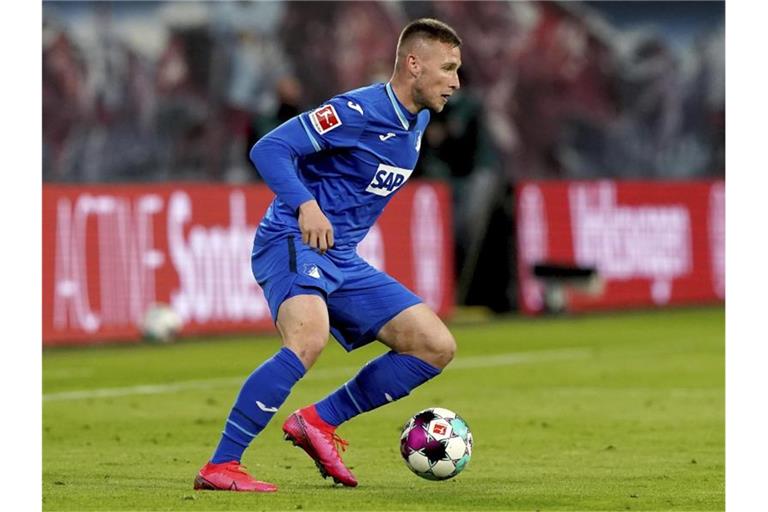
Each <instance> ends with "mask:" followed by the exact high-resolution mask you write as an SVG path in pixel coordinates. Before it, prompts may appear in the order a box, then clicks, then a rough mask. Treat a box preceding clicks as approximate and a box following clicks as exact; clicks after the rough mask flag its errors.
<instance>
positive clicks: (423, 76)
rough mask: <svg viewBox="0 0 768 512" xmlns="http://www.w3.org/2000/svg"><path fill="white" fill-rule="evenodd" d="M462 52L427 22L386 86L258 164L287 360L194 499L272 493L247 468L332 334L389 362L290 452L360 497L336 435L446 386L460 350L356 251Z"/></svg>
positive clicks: (227, 440) (328, 114)
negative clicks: (423, 389)
mask: <svg viewBox="0 0 768 512" xmlns="http://www.w3.org/2000/svg"><path fill="white" fill-rule="evenodd" d="M460 46H461V39H459V37H458V35H457V34H456V32H455V31H454V30H453V29H452V28H451V27H449V26H448V25H446V24H444V23H442V22H440V21H437V20H434V19H429V18H424V19H419V20H416V21H413V22H411V23H410V24H408V25H407V26H406V27H405V28H404V29H403V31H402V33H401V34H400V38H399V40H398V44H397V57H396V60H395V69H394V72H393V74H392V77H391V79H390V81H389V82H388V83H386V84H383V83H379V84H374V85H371V86H368V87H363V88H361V89H356V90H353V91H350V92H347V93H344V94H340V95H338V96H336V97H334V98H332V99H331V100H330V101H328V102H327V103H325V104H323V105H322V106H320V107H319V108H317V109H315V110H312V111H310V112H305V113H303V114H300V115H298V116H296V117H294V118H293V119H290V120H289V121H287V122H285V123H284V124H282V125H280V126H279V127H277V128H275V129H274V130H273V131H272V132H270V133H268V134H267V135H265V136H264V137H263V138H262V139H261V140H259V142H258V143H257V144H256V145H255V146H254V147H253V149H252V150H251V153H250V156H251V160H252V161H253V163H254V165H255V166H256V168H257V169H258V171H259V173H260V174H261V176H262V177H263V178H264V181H265V182H266V183H267V185H268V186H269V187H270V189H271V190H272V191H273V192H274V193H275V195H276V197H275V199H274V201H273V202H272V204H271V205H270V206H269V208H268V209H267V212H266V214H265V216H264V218H263V220H262V221H261V223H260V224H259V227H258V229H257V231H256V236H255V240H254V245H253V253H252V258H251V261H252V267H253V273H254V276H255V277H256V280H257V281H258V283H259V285H261V287H262V288H263V290H264V295H265V297H266V298H267V301H268V302H269V308H270V312H271V314H272V317H273V319H274V320H275V323H276V325H277V329H278V331H279V333H280V336H281V338H282V342H283V347H282V348H281V349H280V350H279V351H278V352H277V353H276V354H275V355H274V356H273V357H272V358H270V359H268V360H267V361H265V362H264V363H263V364H262V365H261V366H259V367H258V368H257V369H256V370H255V371H254V372H253V373H252V374H251V375H250V376H249V377H248V378H247V379H246V381H245V383H244V384H243V387H242V389H241V390H240V393H239V395H238V397H237V399H236V401H235V404H234V406H233V407H232V410H231V412H230V414H229V417H228V419H227V421H226V423H225V425H224V431H223V433H222V437H221V441H220V442H219V445H218V447H217V448H216V451H215V452H214V454H213V457H212V458H211V460H210V461H209V462H208V463H207V464H206V465H205V466H203V468H202V469H201V470H200V472H199V473H198V475H197V477H196V478H195V483H194V487H195V489H210V490H233V491H255V492H272V491H276V490H277V487H276V486H275V485H274V484H271V483H267V482H261V481H258V480H255V479H254V478H253V477H252V476H251V475H249V474H248V473H247V472H246V471H245V469H244V468H243V467H242V466H241V465H240V459H241V457H242V454H243V451H244V450H245V449H246V448H247V447H248V445H249V443H250V442H251V441H253V439H254V437H256V436H257V435H258V434H259V432H261V430H263V429H264V427H265V426H266V425H267V423H268V422H269V421H270V419H271V418H272V416H273V415H274V414H275V412H277V410H278V409H279V408H280V406H281V404H282V403H283V402H284V401H285V399H286V398H287V397H288V394H289V393H290V391H291V388H292V387H293V385H294V384H296V382H297V381H298V380H299V379H301V377H302V376H304V374H305V372H306V371H307V370H308V369H309V368H310V367H311V366H312V364H313V363H314V362H315V360H316V359H317V358H318V356H319V355H320V353H321V352H322V350H323V348H324V347H325V345H326V343H327V342H328V337H329V331H330V333H332V334H333V336H334V338H336V340H337V341H338V342H339V343H340V344H341V345H342V346H343V347H344V348H345V349H346V350H347V351H351V350H354V349H356V348H358V347H361V346H363V345H366V344H367V343H370V342H371V341H374V340H378V341H380V342H381V343H383V344H384V345H386V346H387V347H389V348H390V351H389V352H387V353H385V354H383V355H381V356H380V357H378V358H376V359H374V360H372V361H370V362H368V363H367V364H366V365H365V366H364V367H363V368H362V369H361V370H360V372H359V373H358V374H357V375H356V376H355V377H354V378H352V379H351V380H349V381H348V382H347V383H345V384H344V385H342V386H341V387H339V388H338V389H337V390H336V391H334V392H333V393H331V394H330V395H328V396H327V397H325V398H324V399H322V400H320V401H319V402H317V403H315V404H313V405H309V406H307V407H304V408H302V409H299V410H297V411H295V412H294V413H292V414H291V415H290V416H289V417H288V419H287V420H286V421H285V423H284V424H283V432H284V434H285V435H284V437H285V439H287V440H289V441H292V442H293V443H294V444H295V445H297V446H299V447H301V448H303V449H304V451H305V452H306V453H307V454H308V455H309V456H310V457H311V458H312V459H313V460H314V462H315V464H316V465H317V467H318V468H319V469H320V473H321V474H322V476H323V477H327V476H331V477H332V478H333V479H334V481H335V482H336V483H341V484H343V485H345V486H350V487H354V486H356V485H357V480H356V479H355V477H354V475H353V474H352V472H351V471H350V470H349V469H348V468H347V467H346V466H345V465H344V462H343V461H342V459H341V457H340V455H339V452H338V449H339V447H341V448H345V447H346V446H347V442H346V441H344V440H342V439H341V438H340V437H339V436H338V435H337V434H336V427H338V426H339V425H340V424H342V423H343V422H345V421H347V420H349V419H351V418H353V417H354V416H357V415H358V414H361V413H363V412H366V411H370V410H372V409H375V408H377V407H380V406H382V405H384V404H386V403H388V402H392V401H394V400H397V399H399V398H402V397H404V396H406V395H408V394H409V393H410V391H411V390H412V389H414V388H415V387H417V386H419V385H421V384H423V383H425V382H426V381H428V380H430V379H432V378H434V377H436V376H437V375H438V374H439V373H440V372H441V370H442V369H443V368H445V366H446V365H447V364H448V363H449V362H450V361H451V359H452V358H453V355H454V352H455V350H456V342H455V341H454V339H453V336H452V335H451V333H450V332H449V331H448V328H447V327H446V326H445V324H443V322H442V321H441V320H440V318H438V316H437V315H436V314H435V313H434V312H433V311H432V310H431V309H430V308H429V307H428V306H426V305H425V304H424V303H423V302H422V300H421V299H420V298H419V297H417V296H416V295H415V294H414V293H413V292H411V291H410V290H408V289H407V288H406V287H405V286H403V285H402V284H400V283H399V282H397V281H396V280H395V279H393V278H392V277H390V276H389V275H387V274H385V273H384V272H381V271H379V270H377V269H375V268H373V267H372V266H370V265H369V264H368V263H366V262H365V261H364V260H363V259H362V258H361V257H360V256H358V255H357V252H356V247H357V244H358V243H359V242H360V241H361V240H362V239H363V237H364V236H365V235H366V233H367V232H368V230H369V228H370V227H371V226H372V225H373V223H374V222H375V221H376V219H377V218H378V217H379V214H381V212H382V210H383V209H384V207H385V206H386V204H387V203H388V202H389V200H390V199H391V198H392V196H393V194H394V193H395V192H397V190H398V189H399V188H400V187H402V186H403V185H404V184H405V182H406V181H407V180H408V178H409V177H410V175H411V172H412V171H413V168H414V166H415V164H416V160H417V159H418V156H419V149H420V146H421V137H422V135H423V134H424V130H425V129H426V127H427V124H428V123H429V118H430V111H434V112H440V111H441V110H442V109H443V107H444V106H445V104H446V102H447V101H448V98H449V97H450V96H451V94H452V93H453V92H454V91H455V90H457V89H458V88H459V79H458V74H457V70H458V68H459V66H460V65H461V52H460Z"/></svg>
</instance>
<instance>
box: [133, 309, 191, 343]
mask: <svg viewBox="0 0 768 512" xmlns="http://www.w3.org/2000/svg"><path fill="white" fill-rule="evenodd" d="M182 323H183V322H182V321H181V317H180V316H179V314H178V313H176V311H174V310H173V308H171V307H170V306H168V305H167V304H152V305H151V306H150V307H149V308H147V311H146V313H145V314H144V318H143V319H142V322H141V326H140V327H141V333H142V335H143V336H144V339H145V340H146V341H148V342H150V343H171V342H172V341H174V340H175V339H176V335H177V334H178V333H179V331H180V330H181V328H182Z"/></svg>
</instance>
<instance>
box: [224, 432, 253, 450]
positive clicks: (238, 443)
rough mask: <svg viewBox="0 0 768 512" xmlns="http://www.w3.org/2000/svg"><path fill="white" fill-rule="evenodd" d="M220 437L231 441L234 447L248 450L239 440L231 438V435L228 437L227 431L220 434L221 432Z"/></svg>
mask: <svg viewBox="0 0 768 512" xmlns="http://www.w3.org/2000/svg"><path fill="white" fill-rule="evenodd" d="M221 435H222V436H224V437H226V438H227V439H229V440H230V441H232V442H233V443H235V444H236V445H238V446H242V447H243V448H248V445H247V444H243V443H242V442H240V441H239V440H237V439H235V438H234V437H232V436H231V435H229V434H228V433H227V431H226V430H224V431H222V432H221Z"/></svg>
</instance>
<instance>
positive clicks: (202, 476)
mask: <svg viewBox="0 0 768 512" xmlns="http://www.w3.org/2000/svg"><path fill="white" fill-rule="evenodd" d="M195 489H196V490H202V491H244V492H275V491H277V486H276V485H275V484H270V483H268V482H260V481H259V480H254V478H253V477H252V476H251V475H249V474H248V472H246V471H245V468H244V467H243V466H241V465H240V463H239V462H237V461H236V460H231V461H229V462H222V463H221V464H214V463H213V462H209V463H208V464H206V465H205V466H203V468H202V469H201V470H200V472H199V473H198V474H197V476H196V477H195Z"/></svg>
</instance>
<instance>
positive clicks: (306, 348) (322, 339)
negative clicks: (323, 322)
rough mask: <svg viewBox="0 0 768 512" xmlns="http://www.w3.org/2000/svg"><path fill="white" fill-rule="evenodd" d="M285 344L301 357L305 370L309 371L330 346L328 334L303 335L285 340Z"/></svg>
mask: <svg viewBox="0 0 768 512" xmlns="http://www.w3.org/2000/svg"><path fill="white" fill-rule="evenodd" d="M283 344H284V345H285V346H286V347H288V348H290V349H291V350H293V352H294V353H295V354H296V355H297V356H299V359H301V362H302V363H304V368H306V369H309V368H310V367H311V366H312V365H313V364H314V363H315V361H317V358H318V357H320V354H321V353H322V352H323V349H324V348H325V346H326V345H327V344H328V332H327V331H325V332H316V333H303V334H300V335H297V336H290V337H286V338H284V339H283Z"/></svg>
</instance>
